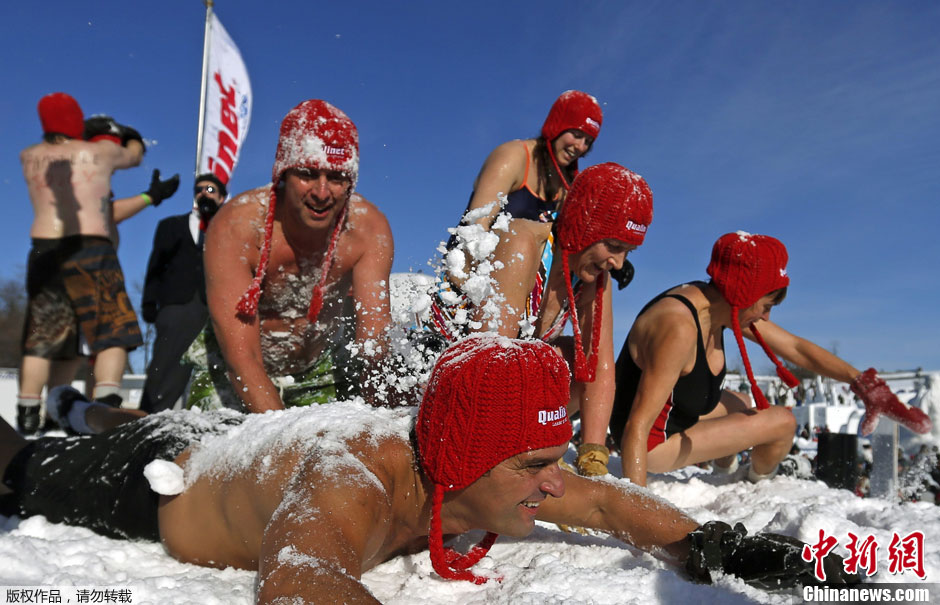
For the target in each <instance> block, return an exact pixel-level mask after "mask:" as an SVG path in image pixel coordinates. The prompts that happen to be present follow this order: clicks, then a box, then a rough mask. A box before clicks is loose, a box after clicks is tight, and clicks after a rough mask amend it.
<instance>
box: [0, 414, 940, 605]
mask: <svg viewBox="0 0 940 605" xmlns="http://www.w3.org/2000/svg"><path fill="white" fill-rule="evenodd" d="M287 424H288V423H283V424H281V427H283V428H285V429H289V427H288V426H287ZM337 428H341V427H339V426H338V427H337ZM574 456H575V452H574V449H573V448H571V449H569V452H568V454H567V455H566V459H569V460H573V459H574ZM619 466H620V465H619V461H617V463H616V464H613V463H612V464H611V467H615V468H619ZM609 480H612V481H617V482H618V483H622V484H623V486H624V489H638V488H636V487H634V486H631V485H630V484H628V483H626V482H623V481H622V480H619V479H609ZM650 487H651V491H652V492H653V494H655V495H656V496H658V497H661V498H665V499H666V500H668V501H670V502H673V503H675V504H677V505H679V506H680V507H682V508H684V510H686V511H687V512H688V513H690V514H691V515H692V517H694V518H695V519H696V520H697V521H699V522H703V523H704V522H705V521H709V520H712V519H722V520H724V521H727V522H730V523H735V522H738V521H741V522H743V523H744V524H745V525H747V526H748V530H749V531H750V532H756V531H777V532H780V533H785V534H788V535H795V536H797V537H799V538H801V539H803V540H813V541H815V540H816V539H818V531H819V529H825V530H826V532H827V533H828V534H830V535H834V536H835V537H837V538H838V540H839V546H837V547H836V549H835V551H834V552H836V553H837V554H842V555H845V554H846V550H845V548H844V546H845V543H846V540H847V535H846V534H845V532H846V531H852V532H853V533H856V534H857V535H860V536H862V535H868V534H873V535H875V537H876V539H877V540H878V543H879V545H880V548H879V552H878V567H879V571H878V573H877V575H876V576H875V577H874V578H871V579H869V580H868V581H877V582H892V583H897V582H910V583H913V584H915V585H916V584H918V583H919V582H920V581H919V580H918V579H917V578H916V576H914V575H913V574H912V573H911V572H910V571H907V572H905V573H903V574H897V575H891V574H889V573H887V545H888V544H889V543H890V539H891V535H892V533H893V532H897V533H899V534H900V535H902V536H905V535H907V534H909V533H910V532H912V531H915V530H920V531H923V532H924V541H925V551H926V552H925V557H924V567H925V570H926V572H927V581H928V582H932V581H934V580H933V579H932V578H937V577H940V548H937V545H938V544H940V515H937V507H936V506H934V505H932V504H925V503H913V504H911V503H908V504H893V503H889V502H886V501H884V500H878V499H871V498H868V499H862V498H856V497H855V496H853V495H851V494H850V493H849V492H847V491H845V490H836V489H831V488H828V487H826V486H825V485H824V484H822V483H820V482H817V481H804V480H795V479H791V478H787V477H776V478H774V479H772V480H769V481H763V482H761V483H759V484H756V485H754V484H750V483H747V482H743V481H741V482H734V481H732V480H731V479H730V478H729V477H718V476H714V475H710V474H707V473H705V472H703V471H702V470H701V469H697V468H694V467H690V468H688V469H684V470H682V471H675V472H672V473H669V474H667V475H652V476H651V479H650ZM481 535H482V534H481V532H471V533H469V534H466V535H464V536H461V538H460V539H459V540H457V546H458V548H461V549H463V550H466V548H468V547H469V546H471V545H472V544H475V543H476V542H477V541H478V540H479V539H480V537H481ZM283 554H284V556H285V557H289V556H291V554H292V553H291V552H289V551H288V552H284V553H283ZM0 560H3V561H4V563H5V565H3V566H2V568H0V584H4V585H16V586H23V585H26V586H30V585H33V586H40V585H46V586H48V585H68V584H73V585H77V586H116V585H119V586H121V587H128V588H130V589H131V590H132V591H133V595H134V602H135V603H148V602H149V603H161V604H163V603H171V604H196V603H199V604H203V603H218V604H222V603H225V604H227V605H228V604H231V605H248V604H250V603H253V602H254V598H255V597H254V595H255V582H256V574H255V573H253V572H247V571H242V570H235V569H231V568H229V569H224V570H217V569H210V568H205V567H199V566H195V565H187V564H183V563H179V562H177V561H175V560H174V559H172V558H171V557H169V556H168V555H166V554H165V552H164V551H163V549H162V547H161V546H160V545H159V544H156V543H146V542H128V541H120V540H111V539H108V538H104V537H102V536H98V535H97V534H94V533H92V532H91V531H89V530H86V529H83V528H77V527H68V526H65V525H57V524H51V523H48V522H47V521H46V520H45V519H44V518H43V517H32V518H30V519H26V520H22V521H20V520H18V519H16V518H10V519H7V518H2V517H0ZM487 570H493V571H495V573H498V574H500V575H502V576H503V577H504V579H503V581H502V582H490V583H487V584H484V585H482V586H476V585H473V584H470V583H468V582H450V581H443V580H441V579H440V578H439V577H438V576H437V575H436V574H435V573H434V572H433V570H432V567H431V562H430V559H429V557H428V553H427V552H422V553H419V554H415V555H409V556H403V557H398V558H396V559H393V560H391V561H388V562H387V563H384V564H382V565H379V566H378V567H376V568H374V569H372V570H370V571H368V572H366V573H365V574H364V575H363V583H364V584H365V585H366V587H367V588H368V589H369V590H370V591H371V592H372V593H373V594H374V595H375V597H376V598H377V599H379V600H380V601H381V602H383V603H387V604H389V605H424V604H427V605H431V604H436V603H457V602H460V603H480V604H483V603H486V604H491V603H495V604H506V605H517V604H524V605H529V604H531V605H543V604H544V603H554V604H561V603H565V604H566V605H567V604H569V603H574V604H587V603H596V604H607V603H609V604H619V603H635V604H638V605H656V604H664V605H665V604H672V603H677V602H687V603H716V604H718V605H726V604H742V603H770V604H775V605H777V604H779V605H789V604H790V603H792V599H793V597H792V595H791V594H789V593H782V594H772V593H766V592H763V591H760V590H757V589H754V588H750V587H748V586H746V585H744V584H743V583H742V582H741V581H740V580H737V579H735V578H733V577H722V578H719V579H718V580H717V582H716V584H715V585H713V586H703V585H697V584H692V583H690V582H689V581H687V580H686V579H685V577H684V575H683V574H682V573H681V572H680V571H678V570H676V569H675V568H673V567H671V566H669V565H668V564H666V563H664V562H662V561H660V560H658V559H656V558H655V557H653V556H651V555H649V554H646V553H642V552H641V551H639V550H637V549H634V548H632V547H630V546H627V545H625V544H624V543H622V542H620V541H618V540H615V539H613V538H606V537H602V536H598V535H590V536H580V535H576V534H567V533H563V532H561V531H559V530H558V529H557V528H555V527H554V526H551V525H548V524H544V523H538V524H537V527H536V529H535V531H534V532H533V533H532V534H531V535H530V536H528V537H526V538H521V539H514V538H509V537H506V536H502V537H500V539H499V540H497V542H496V544H495V545H494V546H493V548H492V550H491V551H490V553H489V555H488V556H487V557H485V558H484V559H483V561H482V562H481V563H480V564H479V565H478V566H477V567H476V571H477V572H480V573H488V571H487Z"/></svg>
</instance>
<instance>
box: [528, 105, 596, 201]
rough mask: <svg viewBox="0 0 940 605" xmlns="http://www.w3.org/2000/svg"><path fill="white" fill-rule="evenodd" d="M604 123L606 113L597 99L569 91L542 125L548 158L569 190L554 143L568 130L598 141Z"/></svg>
mask: <svg viewBox="0 0 940 605" xmlns="http://www.w3.org/2000/svg"><path fill="white" fill-rule="evenodd" d="M603 122H604V113H603V112H602V111H601V106H600V105H599V104H598V102H597V99H595V98H594V97H592V96H591V95H589V94H587V93H586V92H581V91H580V90H568V91H565V92H563V93H561V95H560V96H559V97H558V98H557V99H555V102H554V103H553V104H552V108H551V109H550V110H549V111H548V117H546V118H545V123H544V124H542V136H543V137H545V140H546V142H548V147H549V149H548V151H549V153H548V156H549V157H550V158H551V159H552V164H554V166H555V170H557V171H558V176H559V177H560V178H561V182H562V183H563V184H564V186H565V189H568V187H569V185H570V183H568V181H567V179H565V174H564V173H563V172H562V171H561V168H560V167H559V166H558V160H557V159H555V152H554V149H553V148H552V143H553V142H554V141H555V139H557V138H558V137H559V136H561V134H562V133H563V132H565V131H566V130H571V129H577V130H580V131H581V132H583V133H584V134H586V135H588V136H589V137H591V138H592V139H596V138H597V135H599V134H600V132H601V124H602V123H603ZM574 170H575V175H577V173H578V162H577V160H575V164H574Z"/></svg>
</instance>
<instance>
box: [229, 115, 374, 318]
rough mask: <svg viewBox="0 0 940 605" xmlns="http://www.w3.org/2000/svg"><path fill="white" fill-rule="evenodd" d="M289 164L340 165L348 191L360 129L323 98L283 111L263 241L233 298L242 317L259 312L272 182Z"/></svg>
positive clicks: (318, 294) (323, 270) (314, 310)
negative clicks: (248, 278)
mask: <svg viewBox="0 0 940 605" xmlns="http://www.w3.org/2000/svg"><path fill="white" fill-rule="evenodd" d="M291 168H313V169H316V170H339V171H341V172H343V173H344V174H345V175H346V176H347V177H348V178H349V180H350V183H351V186H350V190H349V192H350V193H352V191H353V190H354V189H355V188H356V182H357V180H358V179H359V132H358V131H357V130H356V125H355V124H353V122H352V120H350V119H349V117H347V116H346V114H345V113H343V112H342V111H340V110H339V109H337V108H336V107H334V106H332V105H330V104H329V103H327V102H326V101H321V100H319V99H311V100H309V101H304V102H303V103H301V104H300V105H298V106H297V107H294V108H293V109H291V110H290V112H288V114H287V115H286V116H284V120H283V121H282V122H281V135H280V138H279V139H278V142H277V153H276V154H275V156H274V168H273V169H272V171H271V193H270V196H269V201H268V210H267V214H266V216H265V221H264V242H263V243H262V245H261V258H260V259H259V260H258V269H257V270H256V271H255V278H254V280H252V282H251V285H250V286H249V287H248V290H247V291H246V292H245V293H244V294H243V295H242V297H241V299H240V300H239V301H238V305H237V307H236V310H237V311H238V313H239V314H240V315H242V316H244V317H247V318H252V317H254V316H255V314H256V313H257V312H258V300H259V299H260V298H261V285H262V283H263V282H264V276H265V273H266V272H267V266H268V260H269V257H270V254H271V235H272V233H273V231H274V206H275V203H276V201H277V186H278V183H279V182H280V181H281V179H282V178H284V173H285V172H287V171H288V170H290V169H291ZM348 206H349V202H348V201H347V202H346V203H345V204H343V209H342V211H341V212H340V214H339V216H338V217H337V218H336V224H335V225H334V226H333V232H332V234H331V236H330V241H329V245H328V247H327V251H326V254H325V255H324V256H323V262H322V263H321V265H320V279H319V282H318V283H317V284H316V285H315V286H314V288H313V294H312V296H311V300H310V308H309V310H308V312H307V319H309V320H310V321H311V322H312V321H315V320H316V318H317V316H318V315H319V314H320V309H321V308H322V306H323V286H324V284H325V283H326V278H327V275H328V274H329V272H330V267H331V266H332V265H333V256H334V254H335V251H336V243H337V241H338V240H339V234H340V233H341V232H342V230H343V226H344V224H345V222H346V212H347V208H348Z"/></svg>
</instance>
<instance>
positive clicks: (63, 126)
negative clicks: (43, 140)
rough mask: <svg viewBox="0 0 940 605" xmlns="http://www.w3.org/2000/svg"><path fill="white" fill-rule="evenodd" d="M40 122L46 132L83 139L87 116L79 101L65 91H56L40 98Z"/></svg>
mask: <svg viewBox="0 0 940 605" xmlns="http://www.w3.org/2000/svg"><path fill="white" fill-rule="evenodd" d="M38 110H39V122H40V123H41V124H42V131H43V132H44V133H46V134H61V135H65V136H67V137H69V138H70V139H81V138H82V133H84V132H85V116H84V115H83V114H82V108H81V107H79V105H78V101H76V100H75V99H73V98H72V97H71V96H70V95H67V94H65V93H64V92H54V93H52V94H48V95H46V96H44V97H43V98H41V99H39V106H38Z"/></svg>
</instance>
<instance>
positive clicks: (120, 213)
mask: <svg viewBox="0 0 940 605" xmlns="http://www.w3.org/2000/svg"><path fill="white" fill-rule="evenodd" d="M149 205H150V200H148V199H147V198H146V197H144V196H143V194H138V195H135V196H133V197H124V198H121V199H119V200H114V201H113V202H111V213H112V216H113V218H114V222H115V224H118V223H120V222H121V221H125V220H127V219H129V218H130V217H132V216H134V215H135V214H137V213H138V212H140V211H141V210H143V209H144V208H146V207H147V206H149Z"/></svg>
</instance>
